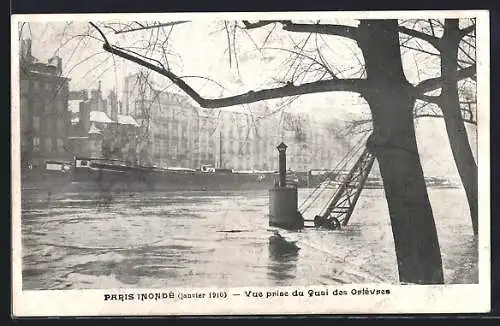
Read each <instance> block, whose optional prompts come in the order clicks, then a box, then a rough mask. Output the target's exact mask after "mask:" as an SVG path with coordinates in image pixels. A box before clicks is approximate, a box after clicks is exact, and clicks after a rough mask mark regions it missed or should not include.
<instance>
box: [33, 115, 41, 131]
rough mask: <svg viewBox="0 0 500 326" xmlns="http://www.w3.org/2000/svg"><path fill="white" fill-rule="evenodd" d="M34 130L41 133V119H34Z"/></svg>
mask: <svg viewBox="0 0 500 326" xmlns="http://www.w3.org/2000/svg"><path fill="white" fill-rule="evenodd" d="M33 130H35V131H37V132H38V131H40V117H33Z"/></svg>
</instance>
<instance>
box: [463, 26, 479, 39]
mask: <svg viewBox="0 0 500 326" xmlns="http://www.w3.org/2000/svg"><path fill="white" fill-rule="evenodd" d="M475 29H476V24H472V25H469V26H467V27H465V28H462V29H461V30H460V38H462V37H464V36H465V35H467V34H469V33H472V32H473V31H474V30H475Z"/></svg>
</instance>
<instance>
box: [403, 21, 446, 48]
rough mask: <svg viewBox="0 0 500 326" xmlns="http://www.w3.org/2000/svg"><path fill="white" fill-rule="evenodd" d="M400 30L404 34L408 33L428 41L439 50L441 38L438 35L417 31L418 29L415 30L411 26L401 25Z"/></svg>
mask: <svg viewBox="0 0 500 326" xmlns="http://www.w3.org/2000/svg"><path fill="white" fill-rule="evenodd" d="M398 30H399V32H400V33H403V34H406V35H409V36H413V37H416V38H419V39H422V40H424V41H427V42H428V43H429V44H431V45H432V46H433V47H435V48H436V49H438V50H439V47H440V45H439V42H440V39H439V38H437V37H435V36H432V35H430V34H427V33H424V32H420V31H417V30H414V29H411V28H408V27H404V26H399V28H398Z"/></svg>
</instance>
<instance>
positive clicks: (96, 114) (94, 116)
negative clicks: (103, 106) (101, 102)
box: [90, 111, 114, 123]
mask: <svg viewBox="0 0 500 326" xmlns="http://www.w3.org/2000/svg"><path fill="white" fill-rule="evenodd" d="M90 121H91V122H99V123H114V121H113V120H111V119H110V118H109V117H108V115H107V114H106V113H105V112H102V111H90Z"/></svg>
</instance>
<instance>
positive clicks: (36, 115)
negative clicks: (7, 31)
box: [19, 39, 72, 168]
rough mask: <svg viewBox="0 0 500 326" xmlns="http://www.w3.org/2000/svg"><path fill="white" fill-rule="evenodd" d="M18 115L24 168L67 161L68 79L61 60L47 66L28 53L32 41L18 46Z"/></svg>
mask: <svg viewBox="0 0 500 326" xmlns="http://www.w3.org/2000/svg"><path fill="white" fill-rule="evenodd" d="M19 65H20V73H19V79H20V95H21V98H20V115H21V130H20V131H21V162H22V166H23V167H31V168H34V167H40V166H43V165H44V162H45V161H46V160H69V159H71V156H72V153H71V151H70V150H69V148H68V134H69V127H70V118H71V117H70V113H69V112H68V92H69V89H68V83H69V79H68V78H66V77H63V76H62V60H61V58H59V57H53V58H51V59H49V60H48V62H47V63H45V62H40V61H38V60H37V59H36V58H35V57H33V56H32V53H31V40H29V39H28V40H23V41H22V42H21V53H20V56H19Z"/></svg>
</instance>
